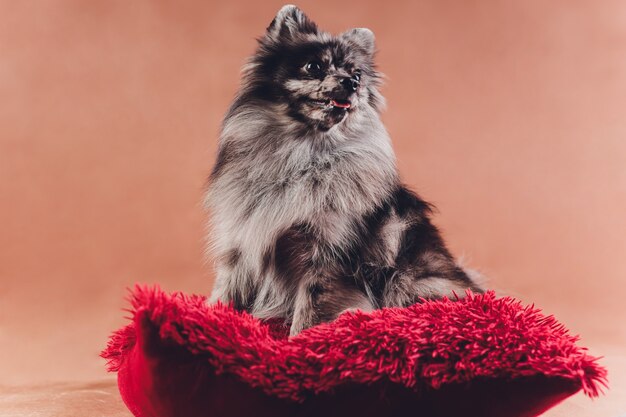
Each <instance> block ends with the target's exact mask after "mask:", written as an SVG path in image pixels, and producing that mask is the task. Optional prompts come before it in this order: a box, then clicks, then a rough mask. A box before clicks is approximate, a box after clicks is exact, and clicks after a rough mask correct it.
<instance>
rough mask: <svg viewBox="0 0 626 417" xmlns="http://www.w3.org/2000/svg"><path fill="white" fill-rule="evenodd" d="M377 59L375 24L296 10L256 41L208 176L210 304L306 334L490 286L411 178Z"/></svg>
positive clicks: (284, 11)
mask: <svg viewBox="0 0 626 417" xmlns="http://www.w3.org/2000/svg"><path fill="white" fill-rule="evenodd" d="M374 52H375V39H374V34H373V33H372V31H371V30H369V29H364V28H358V29H352V30H348V31H347V32H344V33H342V34H340V35H337V36H333V35H331V34H329V33H326V32H323V31H321V30H319V29H318V27H317V25H316V24H315V23H314V22H313V21H312V20H310V19H309V18H308V17H307V16H306V15H305V14H304V13H303V12H302V11H301V10H300V9H298V8H297V7H296V6H292V5H287V6H284V7H283V8H281V9H280V11H279V12H278V13H277V15H276V17H275V18H274V19H273V20H272V22H271V24H270V25H269V27H268V28H267V30H266V32H265V34H264V35H263V36H262V37H261V38H260V39H259V45H258V49H257V51H256V53H255V54H254V55H253V56H252V57H251V59H250V60H249V61H248V63H247V64H246V65H245V67H244V69H243V75H242V84H241V87H240V90H239V92H238V94H237V95H236V97H235V99H234V101H233V103H232V105H231V106H230V109H229V110H228V112H227V114H226V116H225V119H224V122H223V126H222V131H221V136H220V143H219V150H218V155H217V159H216V162H215V165H214V167H213V170H212V172H211V174H210V178H209V185H208V191H207V194H206V200H205V202H206V207H207V208H208V210H209V211H210V212H211V218H212V221H211V227H210V230H211V232H210V236H209V239H210V241H211V249H212V251H213V253H214V256H215V259H216V281H215V286H214V289H213V292H212V294H211V297H210V299H209V302H216V301H218V300H220V301H222V302H225V303H232V304H233V305H234V307H235V308H237V309H240V310H245V311H248V312H250V313H251V314H253V315H255V316H257V317H260V318H282V319H284V320H285V322H286V323H287V324H288V325H289V326H290V334H291V335H296V334H298V333H299V332H301V331H302V330H304V329H306V328H309V327H311V326H314V325H316V324H319V323H322V322H327V321H331V320H334V319H335V318H336V317H337V316H339V315H340V314H342V313H343V312H345V311H349V310H362V311H371V310H373V309H377V308H382V307H391V306H399V307H403V306H409V305H411V304H414V303H416V302H419V301H420V300H422V299H437V298H441V297H444V296H448V297H454V296H459V297H463V296H464V295H465V293H466V290H468V289H469V290H471V291H473V292H481V291H482V290H481V288H480V286H479V285H478V284H477V283H476V282H475V280H474V279H472V278H471V277H470V275H471V274H470V273H468V272H466V271H465V270H464V269H463V268H462V267H461V266H459V264H457V262H456V261H455V259H454V258H453V256H452V255H451V254H450V252H449V250H448V249H447V247H446V245H445V243H444V241H443V239H442V237H441V235H440V233H439V231H438V230H437V228H436V227H435V226H434V225H433V223H432V222H431V214H432V209H431V205H430V204H428V203H427V202H425V201H424V200H422V199H421V198H420V197H418V196H417V195H416V194H415V193H413V192H412V191H410V190H409V189H408V188H407V187H406V186H404V185H403V184H402V183H401V182H400V178H399V174H398V170H397V168H396V163H395V156H394V152H393V149H392V146H391V142H390V138H389V136H388V134H387V132H386V130H385V127H384V126H383V124H382V122H381V120H380V112H381V110H382V108H383V106H384V99H383V97H382V96H381V94H380V93H379V87H380V81H381V74H379V73H378V72H377V71H376V68H375V65H374Z"/></svg>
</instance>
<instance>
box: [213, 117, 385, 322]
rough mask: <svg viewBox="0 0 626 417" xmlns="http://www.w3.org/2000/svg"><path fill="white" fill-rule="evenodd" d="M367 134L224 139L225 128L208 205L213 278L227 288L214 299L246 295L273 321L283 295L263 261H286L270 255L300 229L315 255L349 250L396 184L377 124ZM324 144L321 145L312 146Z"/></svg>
mask: <svg viewBox="0 0 626 417" xmlns="http://www.w3.org/2000/svg"><path fill="white" fill-rule="evenodd" d="M370 127H371V128H372V129H369V131H366V130H363V131H362V132H355V133H357V134H360V135H359V136H357V137H356V138H345V137H327V138H323V137H316V138H310V137H302V138H297V137H288V135H286V136H287V137H284V136H283V137H275V136H274V137H273V136H272V134H264V133H263V132H256V133H257V137H256V138H254V139H253V140H250V139H249V138H242V137H241V136H242V135H241V133H242V132H239V134H238V135H237V136H235V137H232V136H229V135H228V132H229V130H228V125H227V126H226V128H225V132H226V134H225V135H224V136H223V139H224V140H223V142H222V150H221V153H222V154H224V155H225V156H227V160H225V161H222V163H223V164H224V166H223V167H221V168H222V169H218V170H216V175H214V178H213V180H212V184H211V188H210V190H209V193H208V199H207V201H208V204H209V206H210V208H211V209H212V212H213V220H212V222H213V236H212V238H213V245H214V252H215V254H216V255H217V259H218V262H217V267H218V268H217V272H218V278H219V275H220V274H222V275H228V276H230V277H231V278H230V279H229V280H228V281H227V283H225V285H228V286H230V287H232V288H223V289H222V291H217V293H220V292H226V293H235V292H246V291H252V292H255V293H256V294H254V298H255V303H256V305H255V306H252V308H251V309H252V311H253V312H254V313H255V314H257V315H259V316H266V315H277V314H280V313H279V312H277V311H276V308H277V307H276V306H277V305H280V304H281V303H282V304H283V305H285V307H286V308H288V307H287V304H289V298H290V297H291V296H290V294H288V293H289V291H290V289H289V288H287V287H288V286H287V287H285V285H277V282H276V281H277V277H276V269H275V268H272V267H268V262H269V259H271V261H272V262H275V261H278V262H280V260H275V259H273V257H274V256H285V254H280V253H278V254H277V253H276V252H275V251H276V245H277V242H278V241H279V240H280V239H283V240H282V241H283V242H284V239H285V236H292V237H293V236H294V235H293V234H292V235H289V234H290V231H293V230H294V228H298V227H302V225H306V226H307V227H313V228H314V231H310V232H311V233H314V234H315V239H316V245H314V246H316V247H319V246H325V247H333V248H337V249H338V250H341V248H345V247H348V246H350V245H351V244H352V242H353V240H354V239H356V238H357V236H356V235H355V230H356V226H357V225H358V222H359V221H361V219H363V218H364V216H366V215H367V214H368V213H369V212H371V211H372V210H373V208H375V207H376V206H377V205H379V204H380V202H381V201H382V200H383V199H385V197H386V196H388V194H389V192H390V190H391V189H392V188H393V187H394V185H395V184H396V182H397V177H396V175H397V174H396V169H395V163H394V156H393V152H392V150H391V147H390V144H389V139H388V137H387V134H386V132H385V131H384V128H383V127H382V125H381V124H378V123H375V124H373V125H371V126H370ZM336 134H337V135H338V134H339V133H336ZM324 139H326V140H327V141H328V142H326V143H320V142H319V141H320V140H324ZM316 141H317V142H316ZM372 167H375V168H374V169H373V168H372ZM301 243H302V242H295V241H292V242H291V244H292V246H293V247H297V246H298V245H299V244H301ZM308 249H309V250H313V249H312V248H308ZM293 255H294V254H293V253H291V256H293ZM306 256H315V252H311V251H309V252H308V253H307V255H306ZM320 256H322V255H321V254H320ZM233 278H234V279H233ZM297 279H298V277H293V280H297ZM280 292H285V294H278V293H280ZM235 298H236V297H235ZM266 304H267V305H266ZM270 304H271V305H270Z"/></svg>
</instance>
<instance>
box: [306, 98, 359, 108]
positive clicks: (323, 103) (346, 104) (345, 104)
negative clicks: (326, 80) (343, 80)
mask: <svg viewBox="0 0 626 417" xmlns="http://www.w3.org/2000/svg"><path fill="white" fill-rule="evenodd" d="M311 102H312V103H315V104H316V105H318V106H320V107H322V108H324V109H342V110H348V109H349V108H350V107H352V102H351V101H350V100H345V99H338V98H327V99H311Z"/></svg>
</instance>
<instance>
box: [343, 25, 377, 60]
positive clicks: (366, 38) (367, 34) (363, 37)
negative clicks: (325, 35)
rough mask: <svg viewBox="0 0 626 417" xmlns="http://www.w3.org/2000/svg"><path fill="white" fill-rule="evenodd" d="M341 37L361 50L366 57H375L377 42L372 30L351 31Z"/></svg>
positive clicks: (358, 29)
mask: <svg viewBox="0 0 626 417" xmlns="http://www.w3.org/2000/svg"><path fill="white" fill-rule="evenodd" d="M341 37H342V38H343V39H345V40H347V41H348V42H350V43H352V44H353V45H355V46H356V47H358V48H360V49H361V50H362V51H363V52H364V53H365V54H366V55H369V56H372V55H374V52H375V50H376V42H375V37H374V32H372V31H371V30H369V29H367V28H356V29H350V30H348V31H346V32H344V33H342V34H341Z"/></svg>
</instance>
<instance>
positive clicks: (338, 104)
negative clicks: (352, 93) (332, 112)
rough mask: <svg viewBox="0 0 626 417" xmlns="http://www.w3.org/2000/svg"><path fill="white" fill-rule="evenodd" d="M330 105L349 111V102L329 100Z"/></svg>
mask: <svg viewBox="0 0 626 417" xmlns="http://www.w3.org/2000/svg"><path fill="white" fill-rule="evenodd" d="M330 104H332V105H333V106H335V107H339V108H342V109H349V108H350V102H349V101H343V100H339V101H337V100H330Z"/></svg>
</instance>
